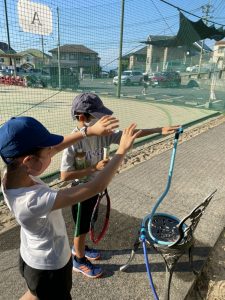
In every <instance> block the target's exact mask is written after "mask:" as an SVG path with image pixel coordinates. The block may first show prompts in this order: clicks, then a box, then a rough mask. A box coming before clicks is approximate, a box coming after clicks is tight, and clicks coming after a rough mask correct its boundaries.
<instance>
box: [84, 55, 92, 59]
mask: <svg viewBox="0 0 225 300" xmlns="http://www.w3.org/2000/svg"><path fill="white" fill-rule="evenodd" d="M83 59H84V60H90V59H91V58H90V55H85V56H84V57H83Z"/></svg>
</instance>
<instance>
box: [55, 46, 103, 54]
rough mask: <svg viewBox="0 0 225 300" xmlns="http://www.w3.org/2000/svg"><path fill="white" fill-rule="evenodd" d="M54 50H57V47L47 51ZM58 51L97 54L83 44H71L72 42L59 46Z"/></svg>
mask: <svg viewBox="0 0 225 300" xmlns="http://www.w3.org/2000/svg"><path fill="white" fill-rule="evenodd" d="M56 51H58V48H54V49H52V50H49V52H56ZM60 52H64V53H65V52H68V53H88V54H91V53H92V54H98V53H97V52H95V51H93V50H91V49H89V48H87V47H85V46H83V45H73V44H66V45H63V46H60Z"/></svg>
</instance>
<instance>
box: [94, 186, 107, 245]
mask: <svg viewBox="0 0 225 300" xmlns="http://www.w3.org/2000/svg"><path fill="white" fill-rule="evenodd" d="M109 216H110V198H109V195H108V192H107V189H106V190H105V191H104V192H103V193H100V194H99V196H98V200H97V202H96V204H95V207H94V209H93V212H92V216H91V222H90V238H91V240H92V242H93V243H95V244H97V243H98V242H100V241H101V239H102V238H103V237H104V235H105V233H106V231H107V229H108V226H109Z"/></svg>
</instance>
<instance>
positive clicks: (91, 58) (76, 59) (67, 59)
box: [49, 44, 100, 76]
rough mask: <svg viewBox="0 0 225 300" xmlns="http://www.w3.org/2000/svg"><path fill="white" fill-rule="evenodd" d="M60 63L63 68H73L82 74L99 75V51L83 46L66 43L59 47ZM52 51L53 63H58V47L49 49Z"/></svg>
mask: <svg viewBox="0 0 225 300" xmlns="http://www.w3.org/2000/svg"><path fill="white" fill-rule="evenodd" d="M59 51H60V65H61V67H62V68H71V69H73V71H74V72H77V73H80V74H81V76H82V74H84V73H86V74H92V75H99V71H100V58H99V57H98V53H97V52H95V51H93V50H91V49H89V48H87V47H85V46H83V45H75V44H65V45H63V46H60V47H59ZM49 52H50V53H52V65H53V66H54V65H57V64H58V48H55V49H52V50H49Z"/></svg>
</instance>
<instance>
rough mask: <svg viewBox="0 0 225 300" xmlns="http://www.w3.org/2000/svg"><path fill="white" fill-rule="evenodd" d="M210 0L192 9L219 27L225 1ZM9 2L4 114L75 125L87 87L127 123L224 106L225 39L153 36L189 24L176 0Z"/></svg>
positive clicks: (2, 55)
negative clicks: (78, 98) (177, 41)
mask: <svg viewBox="0 0 225 300" xmlns="http://www.w3.org/2000/svg"><path fill="white" fill-rule="evenodd" d="M173 4H174V5H175V6H176V5H178V6H184V4H183V2H181V1H178V0H177V1H173ZM206 4H207V1H203V0H197V1H195V2H193V3H189V4H188V6H189V7H188V8H186V9H188V12H190V13H192V15H188V14H186V16H187V17H188V18H190V19H192V20H194V21H196V20H197V19H198V18H197V16H199V17H202V16H203V15H204V14H205V15H204V19H205V22H206V21H207V22H210V21H215V22H217V23H216V24H215V27H217V28H218V27H219V26H220V25H219V24H220V23H222V24H223V20H224V19H223V18H224V13H225V4H224V2H223V1H218V0H214V1H211V5H210V6H209V7H208V8H207V6H206ZM0 7H1V9H0V22H1V29H0V103H1V106H0V118H1V124H3V123H4V122H5V121H6V120H8V119H9V118H10V117H12V116H19V115H29V116H34V117H35V118H37V119H38V120H40V121H41V122H43V123H44V124H45V125H46V126H47V127H48V128H49V129H50V130H51V131H53V132H56V133H60V134H66V133H69V132H70V131H71V130H72V128H73V126H74V124H73V123H72V119H71V116H70V106H71V102H72V99H73V98H74V96H75V95H77V94H78V93H81V92H87V91H90V92H95V93H97V94H98V95H99V96H100V97H101V98H102V100H103V101H104V103H105V104H106V105H107V106H108V107H109V108H111V109H112V110H113V111H114V112H115V114H116V115H117V116H118V117H119V118H120V120H121V128H123V127H124V126H126V125H127V124H128V123H129V122H131V121H135V122H137V124H138V126H139V127H145V128H146V127H156V126H162V125H168V124H173V123H188V122H191V121H193V120H196V119H198V118H200V119H201V118H202V117H204V116H207V115H210V114H211V110H219V111H223V110H224V105H225V97H224V95H225V88H224V77H225V71H224V57H225V56H224V53H225V42H223V41H217V42H215V41H214V40H213V39H212V40H208V39H205V40H204V41H202V40H201V41H196V42H194V43H192V44H189V45H182V46H176V47H175V46H173V47H163V46H161V47H159V46H155V45H154V44H151V43H149V42H151V41H157V40H167V39H169V38H171V37H172V36H175V35H176V34H177V32H178V30H179V26H180V25H181V24H179V13H178V11H177V10H176V8H175V7H171V6H169V5H167V4H166V3H163V2H162V1H156V0H143V1H137V0H125V1H121V0H101V1H96V0H88V1H86V2H84V1H72V0H68V1H66V2H64V1H61V0H55V1H53V0H40V1H38V0H37V1H30V0H19V1H15V0H0ZM203 7H206V8H207V9H208V10H206V12H205V13H203V10H202V8H203ZM210 17H213V18H210ZM207 22H206V23H207ZM224 23H225V20H224ZM209 25H211V24H209ZM186 35H187V38H188V31H187V32H186ZM118 75H119V76H118ZM146 75H147V79H146ZM208 109H210V110H208ZM187 111H188V113H187ZM59 160H60V156H59V157H58V159H56V160H55V164H53V165H52V168H51V169H49V170H48V173H51V172H54V171H56V170H58V168H59V164H60V161H59Z"/></svg>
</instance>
